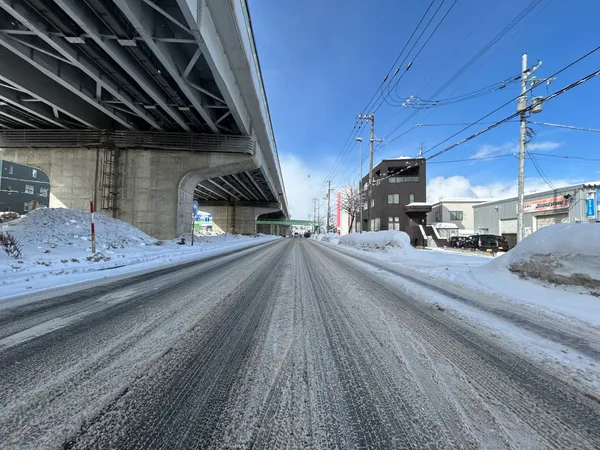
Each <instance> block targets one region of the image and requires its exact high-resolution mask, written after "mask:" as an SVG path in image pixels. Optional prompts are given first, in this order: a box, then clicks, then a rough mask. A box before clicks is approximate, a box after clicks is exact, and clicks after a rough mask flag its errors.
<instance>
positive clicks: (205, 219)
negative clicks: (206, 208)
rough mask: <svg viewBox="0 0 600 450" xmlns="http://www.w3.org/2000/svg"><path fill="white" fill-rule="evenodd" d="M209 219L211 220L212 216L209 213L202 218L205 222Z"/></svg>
mask: <svg viewBox="0 0 600 450" xmlns="http://www.w3.org/2000/svg"><path fill="white" fill-rule="evenodd" d="M211 220H212V216H211V215H210V214H209V215H208V216H206V217H205V218H204V221H205V222H210V221H211Z"/></svg>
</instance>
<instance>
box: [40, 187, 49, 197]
mask: <svg viewBox="0 0 600 450" xmlns="http://www.w3.org/2000/svg"><path fill="white" fill-rule="evenodd" d="M40 197H48V188H40Z"/></svg>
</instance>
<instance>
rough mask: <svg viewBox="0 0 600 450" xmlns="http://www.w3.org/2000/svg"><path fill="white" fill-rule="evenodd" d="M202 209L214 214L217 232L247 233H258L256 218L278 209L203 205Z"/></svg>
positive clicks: (213, 219)
mask: <svg viewBox="0 0 600 450" xmlns="http://www.w3.org/2000/svg"><path fill="white" fill-rule="evenodd" d="M200 209H201V210H202V211H206V212H208V213H210V214H211V215H212V221H213V231H215V232H217V233H231V234H246V235H253V234H256V233H257V229H256V219H257V218H258V216H260V215H261V214H265V213H267V212H273V211H276V210H277V208H266V207H255V206H239V205H235V204H232V205H228V206H203V205H200Z"/></svg>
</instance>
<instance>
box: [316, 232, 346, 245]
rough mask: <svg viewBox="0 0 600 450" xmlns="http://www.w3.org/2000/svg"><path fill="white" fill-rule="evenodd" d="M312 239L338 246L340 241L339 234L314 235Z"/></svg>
mask: <svg viewBox="0 0 600 450" xmlns="http://www.w3.org/2000/svg"><path fill="white" fill-rule="evenodd" d="M312 237H313V239H316V240H317V241H322V242H329V243H331V244H337V243H338V242H339V239H340V236H339V235H338V234H337V233H325V234H313V235H312Z"/></svg>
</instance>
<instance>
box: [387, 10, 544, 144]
mask: <svg viewBox="0 0 600 450" xmlns="http://www.w3.org/2000/svg"><path fill="white" fill-rule="evenodd" d="M540 2H541V0H533V1H532V2H531V3H530V4H529V5H527V6H526V7H525V8H524V9H523V10H522V11H521V12H520V13H519V14H518V15H517V16H515V18H513V20H512V21H511V22H509V24H508V25H506V26H505V27H504V28H503V29H502V30H501V31H500V32H499V33H498V34H497V35H496V36H494V38H492V39H491V40H490V41H489V42H488V43H487V44H486V45H485V46H483V47H482V48H481V50H479V52H478V53H477V54H475V55H474V56H473V57H472V58H471V59H470V60H469V61H467V63H465V64H464V65H463V66H462V67H461V68H460V69H459V70H458V71H457V72H456V73H455V74H454V75H453V76H452V77H450V79H448V80H447V81H446V82H445V83H444V84H443V85H442V86H441V87H440V88H439V89H438V90H437V91H435V92H434V93H433V94H432V95H431V96H430V97H431V98H435V97H437V96H438V95H439V94H441V93H442V92H443V91H444V90H446V89H447V88H448V87H449V86H450V85H451V84H452V83H454V82H455V81H456V80H457V79H458V78H459V77H460V76H461V75H462V74H463V73H465V72H466V71H467V70H468V69H469V68H470V67H471V66H472V65H473V64H475V63H476V62H477V60H478V59H480V58H481V57H482V56H483V55H484V54H485V53H487V52H488V51H489V50H490V49H491V48H492V47H493V46H494V45H496V44H497V43H498V42H499V41H500V40H501V39H502V38H503V37H504V36H505V35H506V34H507V33H508V32H509V31H510V30H511V29H512V28H514V27H515V26H516V25H517V24H518V23H519V22H520V21H521V20H523V19H524V18H525V17H526V16H527V15H528V14H529V13H530V12H531V11H533V9H535V7H536V6H537V5H538V4H539V3H540ZM418 113H419V112H418V111H414V112H413V113H412V114H410V115H409V117H407V118H406V119H405V120H403V121H402V122H401V123H400V124H399V125H398V126H396V127H395V128H394V129H393V130H392V131H390V132H389V133H388V134H387V136H385V139H387V138H388V137H389V136H391V135H392V134H393V133H395V132H396V131H397V130H398V129H400V128H401V127H403V126H404V125H406V123H407V122H408V121H410V120H411V119H412V118H413V117H414V116H416V115H417V114H418ZM394 140H395V139H394ZM392 142H393V141H392ZM388 143H389V141H388Z"/></svg>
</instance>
